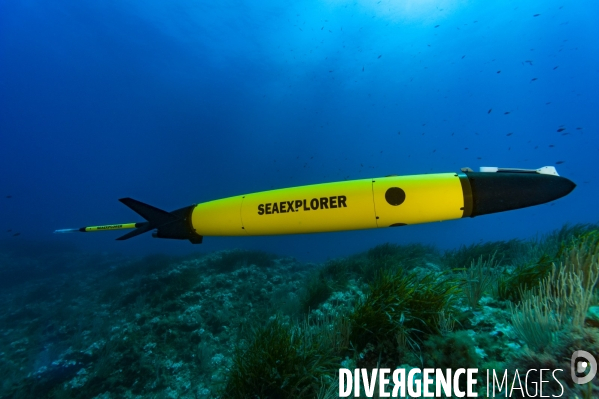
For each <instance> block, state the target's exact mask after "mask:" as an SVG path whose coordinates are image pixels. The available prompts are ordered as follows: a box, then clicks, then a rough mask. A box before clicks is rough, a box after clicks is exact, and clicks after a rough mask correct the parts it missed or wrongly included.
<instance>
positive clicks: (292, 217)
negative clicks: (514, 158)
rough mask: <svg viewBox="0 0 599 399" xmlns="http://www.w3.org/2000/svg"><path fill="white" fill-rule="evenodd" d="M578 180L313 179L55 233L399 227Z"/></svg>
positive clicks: (548, 176) (530, 201)
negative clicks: (138, 219)
mask: <svg viewBox="0 0 599 399" xmlns="http://www.w3.org/2000/svg"><path fill="white" fill-rule="evenodd" d="M575 187H576V184H574V183H573V182H572V181H570V180H568V179H566V178H564V177H560V176H559V175H558V174H557V171H556V170H555V167H553V166H545V167H543V168H540V169H510V168H496V167H481V168H480V172H473V171H472V169H470V168H463V169H462V171H461V172H460V173H437V174H424V175H411V176H395V175H393V176H386V177H379V178H372V179H360V180H349V181H342V182H334V183H323V184H313V185H308V186H300V187H290V188H283V189H278V190H269V191H262V192H258V193H252V194H245V195H238V196H235V197H229V198H223V199H219V200H214V201H209V202H204V203H201V204H196V205H190V206H187V207H184V208H180V209H177V210H174V211H172V212H167V211H163V210H161V209H158V208H155V207H153V206H151V205H148V204H144V203H143V202H140V201H137V200H134V199H132V198H121V199H120V200H119V201H121V202H122V203H123V204H125V205H127V206H128V207H129V208H131V209H132V210H134V211H135V212H137V213H138V214H139V215H140V216H142V217H143V218H144V219H145V220H146V222H141V223H125V224H111V225H103V226H92V227H81V228H79V229H62V230H56V231H55V233H69V232H77V231H78V232H91V231H104V230H120V229H133V228H134V229H135V230H133V231H131V232H129V233H127V234H125V235H124V236H121V237H119V238H117V240H127V239H129V238H131V237H135V236H137V235H139V234H142V233H145V232H147V231H150V230H155V232H154V233H153V234H152V236H153V237H156V238H173V239H180V240H189V241H191V242H192V243H193V244H200V243H201V242H202V239H203V237H204V236H259V235H279V234H301V233H321V232H332V231H344V230H361V229H374V228H380V227H396V226H405V225H410V224H418V223H428V222H439V221H443V220H450V219H459V218H465V217H475V216H480V215H486V214H489V213H496V212H503V211H509V210H512V209H519V208H525V207H529V206H534V205H539V204H544V203H546V202H550V201H553V200H556V199H558V198H561V197H563V196H565V195H567V194H569V193H570V192H571V191H572V190H574V188H575Z"/></svg>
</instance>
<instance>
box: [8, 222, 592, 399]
mask: <svg viewBox="0 0 599 399" xmlns="http://www.w3.org/2000/svg"><path fill="white" fill-rule="evenodd" d="M598 248H599V233H597V225H576V226H564V227H563V228H562V229H560V230H557V231H555V232H553V233H551V234H548V235H546V236H544V237H541V238H535V239H531V240H527V241H521V240H511V241H499V242H488V243H479V244H475V245H470V246H464V247H461V248H457V249H455V250H450V251H439V250H437V249H435V248H434V247H430V246H425V245H418V244H416V245H414V244H411V245H398V244H389V243H388V244H383V245H379V246H377V247H374V248H371V249H370V250H369V251H367V252H364V253H359V254H355V255H353V256H350V257H347V258H342V259H334V260H330V261H327V262H325V263H323V264H304V263H301V262H298V261H297V260H295V259H293V258H289V257H281V256H277V255H273V254H268V253H265V252H261V251H249V250H231V251H222V252H216V253H210V254H197V255H190V256H186V257H168V256H165V255H152V256H147V257H144V258H140V259H133V258H127V257H118V256H113V255H109V254H86V253H81V252H77V251H69V250H56V251H50V252H47V253H41V252H40V251H37V252H36V253H31V252H28V251H20V252H19V251H11V249H10V248H9V247H5V248H4V249H2V250H0V286H1V292H2V293H1V295H0V305H1V307H0V372H2V376H3V378H2V383H1V384H0V394H1V395H2V397H6V398H9V397H10V398H43V397H53V398H273V399H274V398H280V399H284V398H320V399H325V398H335V397H338V395H337V394H338V385H337V384H338V379H337V374H336V373H338V370H339V368H341V367H343V368H349V369H354V368H357V367H360V368H369V369H370V368H375V367H386V368H390V369H391V370H393V369H396V368H405V369H412V368H416V367H418V368H423V367H436V368H461V367H463V368H478V369H479V375H480V376H483V375H484V373H485V372H486V371H487V370H508V373H509V378H510V379H513V377H514V375H515V371H516V370H520V372H521V373H522V371H525V370H529V369H541V368H545V369H558V368H561V369H564V370H565V372H564V374H563V378H561V377H560V383H561V384H559V383H556V381H553V382H552V383H550V384H548V385H547V386H546V390H545V392H544V394H545V395H551V394H553V395H556V396H557V395H558V394H560V389H561V391H562V392H561V396H560V397H571V398H574V397H579V398H591V397H599V383H597V378H595V380H594V381H592V382H591V383H590V384H587V385H585V386H582V385H576V384H573V383H572V381H571V380H570V379H569V373H570V356H571V354H572V351H573V350H576V349H583V350H586V351H588V352H590V353H591V354H593V355H594V356H595V358H597V359H599V317H597V313H599V312H597V310H598V309H599V308H597V307H596V306H595V305H597V295H596V292H595V285H596V279H597V278H599V264H598V263H597V262H598V260H597V256H598V255H599V250H598ZM560 272H561V275H560ZM594 273H596V274H597V275H596V276H595V275H594ZM560 276H562V277H560ZM566 277H567V278H566ZM577 278H578V280H577ZM593 278H595V280H593V281H591V280H592V279H593ZM560 279H561V280H560ZM542 281H546V282H548V283H547V284H550V285H549V286H546V287H545V291H542V290H541V289H540V288H539V283H540V282H542ZM559 281H564V284H563V285H564V286H572V287H573V288H572V289H569V291H568V292H566V293H562V294H559V295H561V297H559V298H566V296H567V298H566V299H567V300H571V301H576V303H577V304H578V305H577V306H578V309H577V310H576V311H575V310H572V309H571V308H572V306H570V307H568V306H561V305H559V304H556V303H558V301H556V300H555V298H558V296H559V295H558V291H559V290H558V288H559V287H558V286H557V283H556V282H559ZM552 282H553V283H552ZM551 284H553V285H551ZM568 284H569V285H568ZM574 288H576V289H574ZM559 292H561V291H559ZM559 298H558V299H559ZM577 298H582V299H577ZM566 299H564V300H566ZM543 301H545V302H543ZM540 303H545V304H546V305H539V304H540ZM535 304H537V305H536V306H537V308H536V309H535V307H534V306H535ZM560 306H561V307H560ZM582 307H584V309H581V308H582ZM535 311H536V313H535ZM581 312H584V314H582V313H581ZM581 314H582V316H581ZM543 317H545V318H543ZM531 380H532V379H531ZM593 384H594V385H593ZM560 385H561V387H560ZM478 390H479V393H480V395H479V397H484V396H485V394H484V381H482V379H479V384H478ZM528 393H532V390H531V391H530V392H528ZM528 393H527V392H526V390H525V389H520V390H518V389H516V390H514V391H512V392H508V395H505V394H504V396H501V395H497V396H496V397H506V396H508V397H528V396H531V397H532V396H533V395H528ZM362 394H363V395H364V392H363V391H362ZM352 397H353V396H352ZM362 397H365V396H362ZM375 397H378V396H377V395H375Z"/></svg>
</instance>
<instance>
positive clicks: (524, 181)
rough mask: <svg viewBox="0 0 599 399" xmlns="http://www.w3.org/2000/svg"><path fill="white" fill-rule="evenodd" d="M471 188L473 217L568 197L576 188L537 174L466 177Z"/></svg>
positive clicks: (559, 180) (482, 174)
mask: <svg viewBox="0 0 599 399" xmlns="http://www.w3.org/2000/svg"><path fill="white" fill-rule="evenodd" d="M467 176H468V180H469V181H470V186H471V187H472V200H473V209H472V215H471V216H472V217H474V216H478V215H486V214H489V213H496V212H503V211H509V210H512V209H520V208H526V207H528V206H534V205H540V204H544V203H547V202H550V201H555V200H556V199H558V198H561V197H563V196H566V195H568V194H570V192H572V190H574V188H575V187H576V184H574V183H573V182H572V181H571V180H569V179H566V178H565V177H560V176H552V175H543V174H538V173H477V172H470V173H467Z"/></svg>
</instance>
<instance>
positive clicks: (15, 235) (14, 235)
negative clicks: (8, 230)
mask: <svg viewBox="0 0 599 399" xmlns="http://www.w3.org/2000/svg"><path fill="white" fill-rule="evenodd" d="M20 235H21V233H15V234H13V235H12V236H13V237H17V236H20Z"/></svg>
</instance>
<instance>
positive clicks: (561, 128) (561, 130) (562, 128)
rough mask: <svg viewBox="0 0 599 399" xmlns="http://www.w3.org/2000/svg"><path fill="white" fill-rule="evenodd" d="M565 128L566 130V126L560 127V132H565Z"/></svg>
mask: <svg viewBox="0 0 599 399" xmlns="http://www.w3.org/2000/svg"><path fill="white" fill-rule="evenodd" d="M564 130H566V128H565V127H560V128H559V129H557V131H558V133H559V132H563V131H564Z"/></svg>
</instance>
